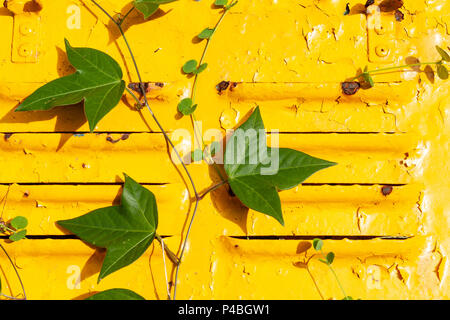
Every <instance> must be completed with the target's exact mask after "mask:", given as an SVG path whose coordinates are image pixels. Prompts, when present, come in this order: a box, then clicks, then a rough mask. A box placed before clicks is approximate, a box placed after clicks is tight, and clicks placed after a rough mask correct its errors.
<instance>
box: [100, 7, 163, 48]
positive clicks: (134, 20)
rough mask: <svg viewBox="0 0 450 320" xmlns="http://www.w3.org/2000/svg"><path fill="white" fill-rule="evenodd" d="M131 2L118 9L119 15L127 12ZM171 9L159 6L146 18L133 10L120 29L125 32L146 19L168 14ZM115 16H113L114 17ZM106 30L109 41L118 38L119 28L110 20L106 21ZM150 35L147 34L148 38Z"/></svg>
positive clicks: (150, 19)
mask: <svg viewBox="0 0 450 320" xmlns="http://www.w3.org/2000/svg"><path fill="white" fill-rule="evenodd" d="M132 6H133V4H132V3H131V2H130V3H129V4H127V5H125V6H124V7H123V8H122V9H121V10H120V15H121V16H122V17H123V16H125V15H126V14H127V12H128V11H129V10H130V9H131V8H132ZM170 11H172V9H170V10H167V11H164V10H162V9H161V8H159V9H158V10H157V11H156V12H155V13H154V14H153V15H152V16H150V17H149V18H148V19H144V16H143V15H142V13H140V12H139V11H138V10H136V9H135V10H133V11H132V12H131V13H130V14H129V15H128V17H127V18H126V19H125V20H124V21H123V23H122V30H123V32H124V33H126V32H127V30H128V29H129V28H130V27H132V26H134V25H139V24H143V23H146V22H148V21H152V20H156V19H158V18H161V17H163V16H165V15H166V14H168V13H169V12H170ZM114 18H115V17H114ZM108 31H109V43H112V42H115V41H116V40H117V39H118V38H120V37H121V36H122V35H121V34H120V31H119V28H117V26H116V25H115V23H114V22H112V21H111V20H110V21H109V22H108ZM150 37H151V34H149V38H150Z"/></svg>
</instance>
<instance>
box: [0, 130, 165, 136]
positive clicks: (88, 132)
mask: <svg viewBox="0 0 450 320" xmlns="http://www.w3.org/2000/svg"><path fill="white" fill-rule="evenodd" d="M52 133H55V134H73V135H77V134H112V133H114V134H121V133H123V134H133V133H149V134H152V133H158V134H159V133H161V132H160V131H123V130H122V131H94V132H90V131H2V132H0V134H11V135H13V134H52Z"/></svg>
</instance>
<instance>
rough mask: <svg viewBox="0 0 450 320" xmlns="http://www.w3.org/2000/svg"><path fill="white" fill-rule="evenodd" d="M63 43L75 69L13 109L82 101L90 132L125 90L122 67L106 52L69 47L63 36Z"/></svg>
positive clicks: (64, 104) (22, 109)
mask: <svg viewBox="0 0 450 320" xmlns="http://www.w3.org/2000/svg"><path fill="white" fill-rule="evenodd" d="M65 43H66V52H67V56H68V58H69V61H70V63H71V64H72V65H73V66H74V67H75V68H76V69H77V71H76V72H75V73H74V74H71V75H68V76H65V77H62V78H59V79H56V80H53V81H51V82H49V83H47V84H45V85H44V86H42V87H40V88H39V89H37V90H36V91H35V92H33V93H32V94H31V95H30V96H29V97H28V98H26V99H25V101H24V102H23V103H22V104H21V105H20V106H19V107H18V108H17V109H16V111H30V110H48V109H51V108H53V107H56V106H67V105H72V104H75V103H79V102H81V101H84V111H85V114H86V117H87V119H88V121H89V128H90V130H91V132H92V131H94V129H95V126H96V125H97V123H98V122H99V121H100V120H101V119H102V118H103V117H104V116H105V115H106V114H107V113H108V112H109V111H111V110H112V109H113V108H114V107H115V106H116V105H117V104H118V103H119V101H120V99H121V97H122V94H123V91H124V90H125V81H123V80H122V70H121V69H120V66H119V64H118V63H117V62H116V61H114V59H113V58H111V57H110V56H109V55H107V54H106V53H103V52H101V51H98V50H95V49H90V48H73V47H71V46H70V44H69V41H67V40H65Z"/></svg>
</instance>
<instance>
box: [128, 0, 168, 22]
mask: <svg viewBox="0 0 450 320" xmlns="http://www.w3.org/2000/svg"><path fill="white" fill-rule="evenodd" d="M174 1H176V0H134V1H133V6H134V7H135V8H136V9H138V10H139V11H140V12H141V13H142V14H143V15H144V19H147V18H149V17H150V16H151V15H153V14H154V13H155V12H156V11H157V10H158V8H159V6H160V5H161V4H165V3H170V2H174Z"/></svg>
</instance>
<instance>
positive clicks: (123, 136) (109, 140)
mask: <svg viewBox="0 0 450 320" xmlns="http://www.w3.org/2000/svg"><path fill="white" fill-rule="evenodd" d="M130 135H131V134H130V133H123V134H122V136H121V137H120V138H119V139H116V140H114V139H113V138H111V137H110V136H107V137H106V141H108V142H111V143H117V142H119V141H120V140H127V139H128V138H129V137H130Z"/></svg>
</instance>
